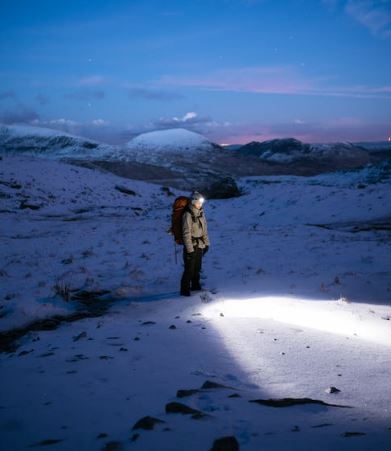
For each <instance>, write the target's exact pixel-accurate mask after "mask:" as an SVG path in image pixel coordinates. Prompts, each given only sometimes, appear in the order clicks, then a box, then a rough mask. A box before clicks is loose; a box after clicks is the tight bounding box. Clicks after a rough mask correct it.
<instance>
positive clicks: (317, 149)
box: [237, 138, 370, 164]
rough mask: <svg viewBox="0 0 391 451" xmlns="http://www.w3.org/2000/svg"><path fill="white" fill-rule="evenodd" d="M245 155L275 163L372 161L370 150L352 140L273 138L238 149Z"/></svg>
mask: <svg viewBox="0 0 391 451" xmlns="http://www.w3.org/2000/svg"><path fill="white" fill-rule="evenodd" d="M237 151H238V152H240V153H241V154H243V155H251V156H257V157H259V158H261V159H262V160H265V161H270V162H275V163H294V162H296V161H298V160H302V159H312V160H315V161H316V160H320V161H322V160H327V159H329V160H335V161H336V162H337V161H338V160H340V161H341V162H345V161H347V160H350V161H352V162H354V161H356V162H357V163H359V164H366V163H368V162H369V161H370V156H369V154H368V151H367V150H366V149H365V148H363V147H360V146H358V145H357V144H352V143H350V142H342V143H330V144H305V143H302V142H301V141H299V140H297V139H294V138H285V139H273V140H269V141H262V142H257V141H253V142H251V143H248V144H245V145H243V146H242V147H240V148H239V149H237Z"/></svg>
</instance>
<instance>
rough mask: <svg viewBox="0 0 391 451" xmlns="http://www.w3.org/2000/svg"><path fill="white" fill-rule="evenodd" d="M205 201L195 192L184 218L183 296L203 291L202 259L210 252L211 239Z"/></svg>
mask: <svg viewBox="0 0 391 451" xmlns="http://www.w3.org/2000/svg"><path fill="white" fill-rule="evenodd" d="M204 201H205V199H204V197H203V196H202V195H201V194H200V193H199V192H198V191H193V193H192V194H191V202H190V203H189V204H188V205H187V206H186V208H185V210H184V213H183V216H182V237H183V262H184V271H183V274H182V278H181V295H182V296H190V294H191V293H190V290H192V291H197V290H201V288H202V287H201V284H200V271H201V267H202V257H203V256H204V255H205V254H206V253H207V252H208V250H209V237H208V229H207V223H206V218H205V214H204V209H203V203H204Z"/></svg>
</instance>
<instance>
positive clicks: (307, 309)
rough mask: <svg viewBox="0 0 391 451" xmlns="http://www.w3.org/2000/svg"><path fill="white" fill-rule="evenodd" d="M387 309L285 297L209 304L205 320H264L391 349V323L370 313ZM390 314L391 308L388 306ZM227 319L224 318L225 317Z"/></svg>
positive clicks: (367, 305)
mask: <svg viewBox="0 0 391 451" xmlns="http://www.w3.org/2000/svg"><path fill="white" fill-rule="evenodd" d="M374 309H375V310H379V311H382V309H387V307H384V306H374V305H372V304H361V303H360V304H354V303H344V302H340V301H336V300H331V301H323V300H311V299H300V298H292V297H281V296H265V297H257V298H252V299H223V300H216V301H214V302H211V303H210V304H207V305H206V306H205V308H204V310H203V315H205V317H207V318H210V319H213V318H216V319H217V318H221V314H223V315H224V317H231V318H263V319H272V320H275V321H280V322H283V323H287V324H294V325H296V326H302V327H309V328H311V329H317V330H321V331H324V332H330V333H334V334H338V335H344V336H353V337H357V338H361V339H364V340H368V341H372V342H375V343H379V344H382V345H387V346H391V321H387V320H385V319H382V318H381V316H380V315H374V314H373V317H371V313H368V312H370V311H374ZM388 311H389V312H388V313H390V312H391V309H390V308H389V307H388ZM221 319H222V320H223V318H221Z"/></svg>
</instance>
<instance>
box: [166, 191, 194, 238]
mask: <svg viewBox="0 0 391 451" xmlns="http://www.w3.org/2000/svg"><path fill="white" fill-rule="evenodd" d="M190 202H191V199H190V198H189V197H186V196H179V197H177V198H176V199H175V200H174V203H173V205H172V214H171V233H172V234H173V235H174V239H175V242H176V243H177V244H184V243H183V236H182V216H183V213H184V212H185V209H186V208H187V206H188V205H190Z"/></svg>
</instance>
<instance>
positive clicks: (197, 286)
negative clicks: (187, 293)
mask: <svg viewBox="0 0 391 451" xmlns="http://www.w3.org/2000/svg"><path fill="white" fill-rule="evenodd" d="M200 290H202V287H201V285H200V284H196V285H193V286H192V287H191V291H200Z"/></svg>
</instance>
